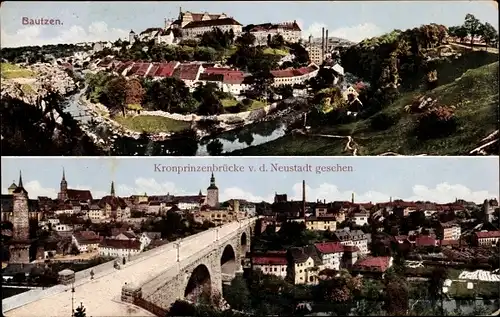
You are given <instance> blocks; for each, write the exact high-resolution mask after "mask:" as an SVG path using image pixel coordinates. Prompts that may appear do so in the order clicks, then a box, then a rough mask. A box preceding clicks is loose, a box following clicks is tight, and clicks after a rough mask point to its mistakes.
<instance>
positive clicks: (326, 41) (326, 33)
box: [325, 30, 328, 56]
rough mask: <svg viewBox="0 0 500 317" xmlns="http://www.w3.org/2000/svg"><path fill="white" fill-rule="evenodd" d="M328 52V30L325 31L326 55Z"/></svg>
mask: <svg viewBox="0 0 500 317" xmlns="http://www.w3.org/2000/svg"><path fill="white" fill-rule="evenodd" d="M327 53H328V30H326V32H325V56H326V54H327Z"/></svg>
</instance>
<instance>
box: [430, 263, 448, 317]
mask: <svg viewBox="0 0 500 317" xmlns="http://www.w3.org/2000/svg"><path fill="white" fill-rule="evenodd" d="M447 278H448V271H447V270H446V268H444V267H436V268H435V269H433V270H432V273H431V276H430V281H429V294H430V297H431V299H432V301H433V302H436V300H440V301H441V315H442V316H444V308H443V300H444V294H443V286H444V281H445V280H446V279H447Z"/></svg>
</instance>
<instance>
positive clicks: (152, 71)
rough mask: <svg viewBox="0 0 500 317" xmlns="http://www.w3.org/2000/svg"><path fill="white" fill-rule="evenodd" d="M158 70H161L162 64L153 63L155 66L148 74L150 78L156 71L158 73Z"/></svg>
mask: <svg viewBox="0 0 500 317" xmlns="http://www.w3.org/2000/svg"><path fill="white" fill-rule="evenodd" d="M158 68H160V64H158V63H153V66H151V68H150V69H149V72H148V73H147V74H146V76H148V77H152V76H153V75H154V74H155V73H156V71H158Z"/></svg>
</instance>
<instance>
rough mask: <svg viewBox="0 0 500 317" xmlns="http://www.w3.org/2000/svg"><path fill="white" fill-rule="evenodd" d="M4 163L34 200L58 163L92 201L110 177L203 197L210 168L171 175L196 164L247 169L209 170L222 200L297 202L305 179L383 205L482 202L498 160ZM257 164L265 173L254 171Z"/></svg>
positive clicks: (132, 185)
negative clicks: (283, 197) (282, 198)
mask: <svg viewBox="0 0 500 317" xmlns="http://www.w3.org/2000/svg"><path fill="white" fill-rule="evenodd" d="M1 162H2V166H3V169H2V176H1V179H2V182H1V185H2V193H7V188H8V187H9V186H10V185H11V184H12V182H14V181H15V182H16V183H17V180H18V179H19V171H22V175H23V184H24V187H25V188H26V190H27V191H28V193H29V197H30V198H32V199H34V198H36V197H38V196H49V197H51V198H56V197H57V192H58V191H59V183H60V181H61V176H62V170H63V168H64V170H65V174H66V180H67V182H68V188H73V189H89V190H91V191H92V195H93V197H94V198H100V197H102V196H104V195H108V194H109V191H110V187H111V182H112V181H114V182H115V189H116V194H117V195H119V196H129V195H133V194H144V193H147V194H148V195H166V194H167V193H170V194H173V195H197V194H198V192H199V191H200V190H201V191H202V192H203V194H206V188H207V187H208V186H209V183H210V175H211V173H210V172H209V171H205V172H201V171H200V172H196V171H194V172H185V173H177V172H172V168H173V167H176V166H186V164H190V165H191V166H193V167H196V168H203V167H209V166H212V164H216V165H221V164H227V165H228V166H237V167H238V168H240V169H244V170H243V171H233V172H230V171H229V172H216V173H214V176H215V179H216V185H217V186H218V188H219V193H220V200H221V201H226V200H229V199H247V200H249V201H253V202H260V201H263V200H264V201H268V202H272V201H273V198H274V194H275V193H276V192H277V193H279V194H287V195H288V197H289V199H293V200H301V197H302V181H303V180H305V181H306V195H307V200H308V201H317V200H318V199H320V200H326V201H335V200H350V199H351V195H352V193H355V201H357V202H370V201H371V202H374V203H375V202H385V201H389V199H390V197H392V199H404V200H409V201H419V200H420V201H433V202H438V203H447V202H453V201H455V199H456V198H459V199H465V200H467V201H474V202H477V203H481V202H483V201H484V200H485V199H487V198H488V199H491V198H497V197H498V194H499V179H498V175H499V159H498V157H412V158H409V157H394V158H388V157H384V158H349V157H314V158H312V157H299V158H297V157H288V158H277V157H274V158H269V157H268V158H255V157H246V158H245V157H243V158H236V157H235V158H233V157H231V158H229V157H228V158H220V157H219V158H211V157H189V158H187V157H182V158H180V157H179V158H127V157H122V158H116V157H115V158H113V157H98V158H89V157H71V158H60V157H54V158H44V157H38V158H37V157H22V158H19V157H2V158H1ZM272 164H275V165H274V166H275V167H276V166H290V165H301V166H304V165H305V164H309V165H311V171H310V172H284V171H281V172H280V171H276V170H275V171H272V168H273V165H272ZM262 166H264V167H265V168H266V169H267V171H265V172H264V171H259V170H260V169H262ZM328 166H330V167H331V166H333V167H336V166H341V167H343V168H344V169H345V170H346V171H344V172H322V173H318V172H317V169H318V168H322V169H324V168H325V167H328ZM250 167H253V168H254V170H253V171H251V169H250ZM259 168H260V169H259Z"/></svg>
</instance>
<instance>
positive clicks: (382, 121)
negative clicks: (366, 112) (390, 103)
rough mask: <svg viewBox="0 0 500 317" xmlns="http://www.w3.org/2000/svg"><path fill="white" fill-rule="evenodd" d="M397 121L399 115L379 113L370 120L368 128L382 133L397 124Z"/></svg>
mask: <svg viewBox="0 0 500 317" xmlns="http://www.w3.org/2000/svg"><path fill="white" fill-rule="evenodd" d="M399 119H400V116H399V115H396V114H387V113H383V112H381V113H378V114H376V115H374V116H373V117H372V118H371V119H370V126H371V128H372V129H374V130H378V131H383V130H387V129H389V128H390V127H392V126H393V125H395V124H396V123H398V121H399Z"/></svg>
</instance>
